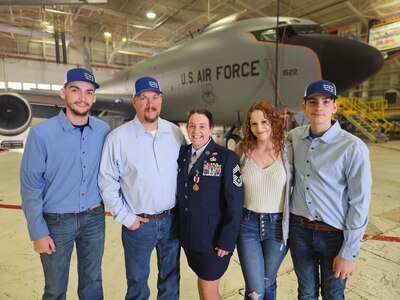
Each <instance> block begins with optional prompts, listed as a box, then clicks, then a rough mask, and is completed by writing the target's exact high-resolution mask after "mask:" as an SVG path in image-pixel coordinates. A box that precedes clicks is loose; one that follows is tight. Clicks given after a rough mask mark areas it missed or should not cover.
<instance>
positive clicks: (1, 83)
mask: <svg viewBox="0 0 400 300" xmlns="http://www.w3.org/2000/svg"><path fill="white" fill-rule="evenodd" d="M5 88H6V84H5V83H4V81H0V89H5Z"/></svg>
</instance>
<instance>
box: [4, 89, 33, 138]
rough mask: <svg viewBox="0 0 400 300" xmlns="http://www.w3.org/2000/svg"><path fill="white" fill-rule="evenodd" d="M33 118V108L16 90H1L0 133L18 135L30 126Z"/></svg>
mask: <svg viewBox="0 0 400 300" xmlns="http://www.w3.org/2000/svg"><path fill="white" fill-rule="evenodd" d="M31 120H32V109H31V106H30V104H29V102H28V101H27V100H26V99H24V98H23V97H22V96H21V95H19V94H17V93H15V92H10V91H2V92H0V135H6V136H13V135H18V134H20V133H21V132H24V131H25V130H26V129H27V128H28V126H29V124H30V123H31Z"/></svg>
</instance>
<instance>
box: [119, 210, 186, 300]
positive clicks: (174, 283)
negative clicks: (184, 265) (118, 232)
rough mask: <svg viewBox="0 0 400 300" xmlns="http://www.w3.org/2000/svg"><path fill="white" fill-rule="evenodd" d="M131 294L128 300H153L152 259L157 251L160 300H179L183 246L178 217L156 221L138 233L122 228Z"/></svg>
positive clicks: (158, 297) (150, 222)
mask: <svg viewBox="0 0 400 300" xmlns="http://www.w3.org/2000/svg"><path fill="white" fill-rule="evenodd" d="M122 243H123V246H124V252H125V267H126V280H127V283H128V291H127V293H126V297H125V299H127V300H128V299H135V300H142V299H143V300H144V299H149V297H150V289H149V286H148V283H147V282H148V279H149V274H150V256H151V253H152V252H153V250H154V248H155V249H156V251H157V266H158V280H157V289H158V295H157V299H158V300H174V299H176V300H178V299H179V279H180V272H179V256H180V246H179V239H178V232H177V220H176V217H175V216H174V215H169V216H166V217H164V218H162V219H152V220H150V221H149V222H148V223H142V224H141V225H140V227H139V228H138V229H136V230H129V229H128V228H126V227H125V226H122Z"/></svg>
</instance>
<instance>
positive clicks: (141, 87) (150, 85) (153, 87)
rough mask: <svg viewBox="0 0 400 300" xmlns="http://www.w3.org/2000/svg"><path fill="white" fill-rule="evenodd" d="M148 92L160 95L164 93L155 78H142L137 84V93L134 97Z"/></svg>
mask: <svg viewBox="0 0 400 300" xmlns="http://www.w3.org/2000/svg"><path fill="white" fill-rule="evenodd" d="M146 91H154V92H158V93H160V94H162V93H163V92H162V91H161V87H160V84H159V82H158V81H157V79H155V78H153V77H141V78H139V79H138V80H136V82H135V92H134V93H133V95H134V96H135V97H136V96H137V95H140V94H141V93H143V92H146Z"/></svg>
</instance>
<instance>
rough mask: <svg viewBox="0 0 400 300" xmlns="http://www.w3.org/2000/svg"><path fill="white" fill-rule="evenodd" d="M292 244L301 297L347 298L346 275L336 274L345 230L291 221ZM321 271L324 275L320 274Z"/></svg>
mask: <svg viewBox="0 0 400 300" xmlns="http://www.w3.org/2000/svg"><path fill="white" fill-rule="evenodd" d="M289 232H290V237H289V248H290V252H291V255H292V260H293V265H294V270H295V272H296V275H297V281H298V284H299V287H298V299H304V300H305V299H307V300H311V299H318V296H319V287H320V286H321V295H322V298H323V299H326V300H334V299H335V300H336V299H337V300H338V299H344V289H345V287H346V279H340V278H335V277H334V273H333V271H332V269H333V268H332V266H333V259H334V258H335V257H336V256H337V255H338V253H339V251H340V248H341V247H342V244H343V232H340V231H321V230H312V229H308V228H304V227H302V226H300V225H299V224H298V223H296V222H295V221H293V220H291V221H290V227H289ZM319 272H321V275H319Z"/></svg>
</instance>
